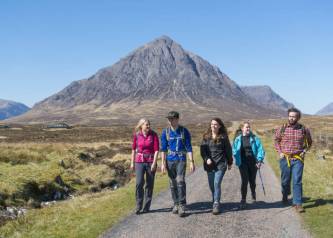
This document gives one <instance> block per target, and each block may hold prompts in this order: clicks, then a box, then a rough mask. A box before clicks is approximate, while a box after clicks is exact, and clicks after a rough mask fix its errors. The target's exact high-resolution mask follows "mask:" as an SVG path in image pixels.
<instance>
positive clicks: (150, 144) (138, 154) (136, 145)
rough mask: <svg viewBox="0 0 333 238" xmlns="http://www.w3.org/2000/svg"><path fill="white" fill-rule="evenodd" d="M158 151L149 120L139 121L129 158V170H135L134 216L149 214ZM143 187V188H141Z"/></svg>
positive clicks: (157, 144) (157, 141)
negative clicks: (143, 213)
mask: <svg viewBox="0 0 333 238" xmlns="http://www.w3.org/2000/svg"><path fill="white" fill-rule="evenodd" d="M158 151H159V139H158V135H157V134H156V132H154V131H153V130H152V129H151V128H150V121H149V120H147V119H145V118H142V119H140V120H139V122H138V124H137V126H136V127H135V133H134V135H133V144H132V156H131V169H133V170H135V174H136V190H135V197H136V209H135V213H136V214H140V213H141V212H149V209H150V204H151V200H152V196H153V189H154V178H155V172H156V168H157V157H158ZM145 175H146V176H145ZM145 177H146V181H145ZM145 184H146V185H145ZM144 185H145V188H143V187H144Z"/></svg>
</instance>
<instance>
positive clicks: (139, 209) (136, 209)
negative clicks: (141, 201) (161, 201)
mask: <svg viewBox="0 0 333 238" xmlns="http://www.w3.org/2000/svg"><path fill="white" fill-rule="evenodd" d="M140 211H141V208H139V207H137V208H135V214H136V215H139V214H140Z"/></svg>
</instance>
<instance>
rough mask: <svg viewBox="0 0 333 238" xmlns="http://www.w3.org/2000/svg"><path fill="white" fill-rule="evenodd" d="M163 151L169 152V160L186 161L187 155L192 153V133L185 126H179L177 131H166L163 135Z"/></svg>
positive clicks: (167, 129) (169, 129)
mask: <svg viewBox="0 0 333 238" xmlns="http://www.w3.org/2000/svg"><path fill="white" fill-rule="evenodd" d="M168 132H169V133H168ZM167 134H169V135H167ZM161 151H163V152H168V154H167V157H166V159H167V160H183V161H184V160H186V153H187V152H192V145H191V134H190V132H189V131H188V130H187V129H186V128H185V127H183V126H178V128H177V129H176V130H175V131H174V130H172V129H171V128H166V129H164V130H163V131H162V135H161ZM170 152H171V153H170ZM172 152H173V153H172Z"/></svg>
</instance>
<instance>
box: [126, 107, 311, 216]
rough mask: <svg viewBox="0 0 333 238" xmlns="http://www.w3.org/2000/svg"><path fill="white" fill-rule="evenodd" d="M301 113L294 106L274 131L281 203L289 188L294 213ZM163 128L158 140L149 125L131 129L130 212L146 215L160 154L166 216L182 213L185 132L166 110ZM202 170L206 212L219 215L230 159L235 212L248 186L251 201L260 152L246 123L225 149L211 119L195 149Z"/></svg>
mask: <svg viewBox="0 0 333 238" xmlns="http://www.w3.org/2000/svg"><path fill="white" fill-rule="evenodd" d="M300 118H301V112H300V111H299V110H298V109H296V108H291V109H289V110H288V122H287V123H286V124H283V125H282V126H281V127H279V128H278V129H276V131H275V135H274V137H275V138H274V139H275V144H274V146H275V149H276V151H277V152H278V154H279V158H280V169H281V191H282V203H283V204H284V205H288V195H290V194H291V181H292V185H293V186H292V188H293V196H292V197H293V199H292V203H293V206H294V207H295V209H296V211H297V212H304V208H303V207H302V175H303V168H304V157H305V154H306V153H307V151H308V150H309V148H310V147H311V144H312V140H311V135H310V131H309V130H308V128H305V127H304V126H303V125H302V124H300V123H299V120H300ZM167 119H168V124H169V125H168V127H167V128H164V129H163V131H162V134H161V136H160V138H159V137H158V135H157V133H156V132H155V131H153V130H152V129H151V127H150V121H149V120H148V119H145V118H142V119H140V120H139V122H138V124H137V126H136V127H135V132H134V134H133V143H132V156H131V169H133V170H135V173H136V191H135V196H136V209H135V213H136V214H141V213H147V212H149V210H150V205H151V201H152V195H153V188H154V178H155V173H156V170H157V159H158V155H159V152H161V171H162V172H163V173H165V172H167V174H168V177H169V183H170V190H171V197H172V200H173V208H172V213H174V214H178V215H179V216H180V217H184V216H185V215H186V183H185V173H186V166H187V162H188V163H189V166H190V172H194V171H195V164H194V159H193V153H192V144H191V134H190V132H189V130H188V129H187V128H185V127H184V126H181V125H180V124H179V113H178V112H176V111H170V112H169V113H168V115H167ZM200 154H201V157H202V160H203V167H204V170H205V171H206V172H207V178H208V186H209V189H210V191H211V194H212V213H213V214H214V215H217V214H219V213H220V212H221V210H220V202H221V183H222V180H223V176H224V174H225V173H226V171H227V170H230V169H231V168H232V164H233V161H235V164H236V166H237V167H238V168H239V172H240V177H241V200H240V205H239V208H240V209H245V208H246V204H247V203H246V197H247V188H248V184H250V189H251V200H252V202H255V201H256V199H257V197H256V175H257V171H258V170H259V171H260V168H261V166H262V164H263V160H264V158H265V150H264V148H263V145H262V143H261V140H260V138H259V137H258V136H257V135H255V134H254V133H253V132H252V130H251V124H250V122H248V121H246V122H244V123H242V124H241V125H240V127H239V129H238V130H237V131H236V132H235V137H234V139H233V143H232V145H231V143H230V140H229V137H228V132H227V129H226V127H225V125H224V123H223V121H222V120H221V119H220V118H213V119H211V121H210V123H209V126H208V128H207V131H206V132H204V134H203V137H202V142H201V145H200Z"/></svg>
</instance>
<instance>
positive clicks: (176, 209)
mask: <svg viewBox="0 0 333 238" xmlns="http://www.w3.org/2000/svg"><path fill="white" fill-rule="evenodd" d="M172 213H173V214H178V205H177V204H176V205H174V206H173V208H172Z"/></svg>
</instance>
